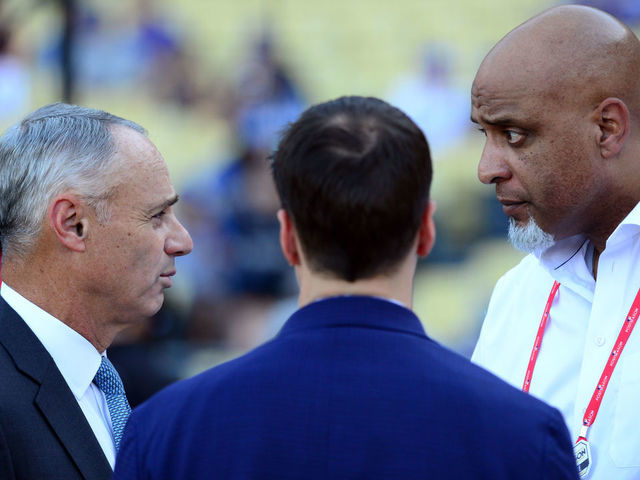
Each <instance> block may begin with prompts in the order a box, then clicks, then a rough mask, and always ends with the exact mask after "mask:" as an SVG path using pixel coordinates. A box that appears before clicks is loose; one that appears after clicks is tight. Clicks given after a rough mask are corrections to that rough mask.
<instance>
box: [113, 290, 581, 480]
mask: <svg viewBox="0 0 640 480" xmlns="http://www.w3.org/2000/svg"><path fill="white" fill-rule="evenodd" d="M212 478H224V479H227V480H228V479H254V480H255V479H278V480H283V479H292V480H293V479H296V480H298V479H305V480H310V479H356V478H357V479H367V480H371V479H385V480H386V479H402V480H407V479H420V480H425V479H429V480H438V479H452V480H466V479H474V480H475V479H487V480H489V479H490V480H502V479H514V480H515V479H517V480H528V479H536V480H541V479H544V480H558V479H576V478H577V471H576V466H575V460H574V458H573V453H572V446H571V441H570V439H569V434H568V432H567V429H566V426H565V424H564V421H563V419H562V417H561V415H560V414H559V412H558V411H556V410H555V409H553V408H551V407H549V406H547V405H545V404H543V403H542V402H541V401H539V400H536V399H535V398H533V397H531V396H529V395H526V394H524V393H522V392H520V391H518V390H517V389H515V388H513V387H511V386H508V385H507V384H506V383H504V382H502V381H501V380H499V379H498V378H496V377H494V376H493V375H491V374H490V373H488V372H486V371H484V370H481V369H480V368H479V367H477V366H474V365H472V364H471V363H470V362H469V361H467V360H466V359H464V358H462V357H460V356H458V355H456V354H454V353H452V352H450V351H449V350H447V349H445V348H443V347H441V346H440V345H438V344H437V343H435V342H434V341H432V340H431V339H429V338H428V337H427V336H426V335H425V333H424V330H423V328H422V325H421V324H420V321H419V320H418V318H417V317H416V316H415V315H414V314H413V313H412V312H411V311H409V310H407V309H405V308H403V307H401V306H398V305H396V304H393V303H391V302H386V301H383V300H379V299H375V298H370V297H339V298H332V299H327V300H322V301H318V302H315V303H312V304H310V305H307V306H305V307H304V308H302V309H300V310H299V311H298V312H296V313H295V314H294V315H293V316H292V317H291V318H290V319H289V320H288V321H287V323H286V324H285V326H284V327H283V329H282V331H281V332H280V333H279V334H278V336H277V337H276V338H275V339H274V340H272V341H270V342H268V343H266V344H264V345H263V346H261V347H259V348H257V349H255V350H253V351H252V352H250V353H249V354H247V355H245V356H243V357H241V358H239V359H236V360H233V361H231V362H229V363H226V364H223V365H221V366H219V367H216V368H214V369H212V370H209V371H207V372H205V373H203V374H201V375H199V376H196V377H194V378H192V379H189V380H186V381H183V382H179V383H177V384H174V385H173V386H170V387H169V388H168V389H166V390H164V391H162V392H161V393H159V394H158V395H156V396H155V397H153V398H152V399H151V400H150V401H148V402H146V403H145V404H143V405H142V406H141V407H139V408H138V409H137V410H135V411H134V413H133V415H132V417H131V418H130V420H129V424H128V425H127V428H126V431H125V438H124V439H123V444H122V445H121V449H120V452H119V456H118V460H117V461H116V468H115V476H114V479H117V480H125V479H127V480H129V479H154V480H160V479H166V480H177V479H189V480H196V479H203V480H204V479H212Z"/></svg>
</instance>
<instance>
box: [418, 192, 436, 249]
mask: <svg viewBox="0 0 640 480" xmlns="http://www.w3.org/2000/svg"><path fill="white" fill-rule="evenodd" d="M435 211H436V204H435V203H434V202H432V201H429V203H427V206H426V207H425V209H424V213H423V214H422V220H421V221H420V229H419V230H418V250H417V253H418V255H419V256H421V257H426V256H427V255H429V252H431V249H432V248H433V244H434V243H435V242H436V225H435V223H434V222H433V214H434V213H435Z"/></svg>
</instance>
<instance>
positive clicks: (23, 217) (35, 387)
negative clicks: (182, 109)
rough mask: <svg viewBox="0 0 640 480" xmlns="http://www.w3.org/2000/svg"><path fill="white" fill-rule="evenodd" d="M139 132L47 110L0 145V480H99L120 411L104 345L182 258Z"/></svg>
mask: <svg viewBox="0 0 640 480" xmlns="http://www.w3.org/2000/svg"><path fill="white" fill-rule="evenodd" d="M176 200H177V195H176V193H175V191H174V189H173V186H172V185H171V182H170V180H169V172H168V170H167V166H166V164H165V162H164V160H163V159H162V156H161V155H160V153H159V152H158V150H157V149H156V148H155V146H153V144H152V143H151V142H150V141H149V140H148V139H147V137H146V136H145V134H144V129H143V128H142V127H140V126H139V125H137V124H135V123H133V122H130V121H128V120H125V119H123V118H120V117H116V116H114V115H110V114H108V113H106V112H103V111H99V110H94V109H89V108H83V107H78V106H75V105H66V104H52V105H47V106H45V107H42V108H40V109H38V110H36V111H35V112H33V113H31V114H30V115H28V116H27V117H26V118H24V119H23V120H22V121H21V122H19V123H18V124H16V125H15V126H14V127H12V128H10V129H9V130H8V131H7V132H6V133H5V134H4V135H3V136H2V138H0V232H1V240H2V286H1V287H0V479H2V480H54V479H56V480H57V479H60V480H108V479H110V478H111V476H112V473H113V471H112V467H113V465H114V463H115V455H116V451H117V449H118V444H119V441H120V437H121V434H122V429H123V428H124V424H125V423H126V417H127V415H128V411H129V406H128V404H127V401H126V397H125V395H124V388H123V386H122V382H121V381H120V379H119V377H118V375H117V373H116V372H115V369H114V368H113V366H112V365H111V363H110V362H109V360H108V359H107V356H106V348H107V347H108V346H109V345H110V344H111V342H112V340H113V338H114V337H115V336H116V334H117V333H118V332H119V331H120V330H122V329H124V328H125V327H127V326H129V325H132V324H136V323H138V322H140V321H141V320H143V319H145V318H147V317H151V316H152V315H154V314H155V313H156V312H157V311H158V309H160V306H161V305H162V302H163V298H164V293H163V292H164V289H165V288H168V287H169V286H171V278H170V277H171V276H172V275H173V274H174V273H175V267H174V259H175V257H176V256H178V255H183V254H185V253H188V252H189V251H190V250H191V246H192V245H191V238H190V237H189V234H188V233H187V232H186V230H185V229H184V228H183V227H182V225H181V224H180V223H179V222H178V221H177V219H176V218H175V216H174V214H173V211H172V207H171V205H172V204H173V203H175V201H176Z"/></svg>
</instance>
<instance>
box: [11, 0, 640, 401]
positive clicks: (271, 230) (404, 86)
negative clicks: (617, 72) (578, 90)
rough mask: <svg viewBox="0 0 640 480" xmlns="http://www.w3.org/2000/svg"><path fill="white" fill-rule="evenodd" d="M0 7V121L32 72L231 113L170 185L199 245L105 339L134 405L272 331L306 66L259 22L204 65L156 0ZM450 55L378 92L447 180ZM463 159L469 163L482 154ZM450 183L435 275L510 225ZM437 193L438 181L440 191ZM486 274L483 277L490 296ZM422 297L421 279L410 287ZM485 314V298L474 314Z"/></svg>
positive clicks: (80, 90)
mask: <svg viewBox="0 0 640 480" xmlns="http://www.w3.org/2000/svg"><path fill="white" fill-rule="evenodd" d="M585 3H587V2H585ZM588 3H591V4H594V5H595V4H597V5H596V6H598V7H599V8H605V9H607V8H608V9H610V10H612V13H614V14H615V15H617V16H618V17H620V18H622V19H623V20H625V21H627V22H629V23H631V24H633V23H637V19H638V17H639V16H640V9H638V8H637V6H636V4H637V2H624V1H617V2H612V1H608V2H595V1H593V2H588ZM45 4H48V5H45ZM0 8H1V10H0V13H1V15H0V123H2V124H3V125H4V126H6V125H8V124H9V123H10V122H12V121H15V120H16V119H17V118H19V117H20V116H21V115H23V114H24V113H25V112H27V111H28V110H30V109H31V108H33V107H36V106H38V105H35V103H38V102H39V101H40V99H41V96H39V95H38V92H37V86H36V83H37V82H34V79H33V72H34V71H45V72H49V74H50V75H51V76H52V77H51V78H57V79H59V82H60V83H59V85H58V86H57V87H56V88H57V89H58V90H59V92H60V93H59V96H58V97H57V98H50V99H48V101H54V100H66V101H71V102H78V103H82V101H83V98H85V97H86V96H88V95H89V94H90V93H91V92H93V91H101V92H111V93H113V94H114V95H118V94H119V93H120V92H122V91H123V90H125V89H127V90H134V91H137V92H140V95H144V96H147V97H150V98H152V99H153V101H154V102H157V103H160V104H164V105H170V106H171V108H173V109H175V110H174V111H175V112H177V114H178V115H180V114H181V112H193V111H197V112H199V115H200V117H199V118H200V119H204V120H203V121H211V123H212V124H213V123H217V124H219V123H220V122H222V123H223V124H224V125H225V128H224V130H225V132H227V136H228V138H229V140H228V145H229V148H226V149H224V150H223V151H211V152H210V158H209V159H207V160H206V161H204V162H202V165H204V166H203V167H201V168H198V169H197V170H193V171H191V172H190V174H189V175H187V176H186V177H185V180H184V181H183V182H181V184H180V185H179V188H178V190H179V193H180V202H179V204H178V205H179V216H180V218H181V220H182V221H183V223H184V225H185V226H186V227H187V229H188V230H189V232H190V233H191V236H192V237H193V240H194V245H195V248H194V250H193V253H192V254H191V255H189V256H187V257H184V258H180V259H179V262H177V266H178V275H177V276H176V283H175V286H174V289H173V292H172V295H170V296H168V299H167V301H166V304H165V306H164V307H163V309H162V310H161V311H160V313H159V314H158V315H157V316H156V317H155V318H154V321H153V322H152V323H150V324H147V325H141V326H139V327H138V328H137V329H136V330H131V331H128V332H126V334H124V335H122V336H121V338H120V339H119V340H118V342H117V344H116V345H115V346H114V347H112V348H111V349H110V351H109V355H110V358H112V360H113V363H114V364H115V365H116V367H117V369H118V370H119V371H120V372H121V374H122V377H123V380H124V382H125V386H126V390H127V392H128V393H129V396H130V400H131V403H132V405H135V404H137V403H139V402H140V401H142V400H143V399H145V398H146V397H147V396H148V395H149V394H150V393H151V392H153V391H155V390H157V389H158V388H160V387H162V386H164V385H166V384H168V383H170V382H172V381H174V380H176V379H178V378H181V377H185V376H188V375H191V374H193V373H195V372H197V371H200V370H202V369H204V368H207V367H210V366H211V365H213V364H214V363H218V362H220V361H223V360H226V359H228V358H230V357H232V356H235V355H238V354H239V353H241V352H243V351H245V350H247V349H249V348H251V347H253V346H255V345H258V344H260V343H262V342H264V341H266V340H268V339H269V338H271V337H272V336H273V335H275V334H276V333H277V331H278V329H279V327H280V325H282V323H283V322H284V321H285V320H286V318H287V317H288V315H289V314H290V313H292V312H293V311H294V310H295V308H296V304H295V300H294V298H295V294H296V291H297V287H296V281H295V278H294V276H293V271H292V269H291V268H290V267H289V266H288V265H287V263H286V262H285V260H284V258H283V256H282V254H281V252H280V246H279V241H278V229H279V226H278V222H277V219H276V215H275V214H276V211H277V209H278V208H279V205H278V200H277V197H276V193H275V190H274V187H273V184H272V181H271V176H270V175H271V172H270V166H269V161H268V157H269V155H270V153H271V151H272V149H273V147H274V145H275V143H276V142H277V139H278V134H279V132H280V131H281V129H282V128H283V127H284V126H285V125H286V124H287V123H288V122H290V121H292V120H294V119H295V118H296V117H297V116H298V115H299V114H300V113H301V112H302V111H303V110H304V109H305V108H306V107H307V106H308V105H309V104H310V103H314V102H315V101H319V100H326V99H317V98H310V95H309V94H308V92H307V91H306V88H305V85H304V84H301V82H300V80H299V79H300V78H301V77H300V76H299V73H300V72H296V71H295V70H294V69H293V68H292V67H291V66H290V64H289V63H288V62H287V58H285V55H284V54H283V52H282V49H281V48H280V47H279V39H278V34H277V31H275V29H274V28H273V27H272V26H271V25H269V24H268V22H264V24H263V25H262V27H261V28H260V29H259V30H258V31H256V32H254V35H253V37H252V39H251V41H250V42H249V43H248V45H249V47H248V48H247V50H246V51H245V52H244V53H243V54H242V60H241V61H240V62H239V68H238V69H237V71H233V72H225V75H211V73H210V72H209V71H208V70H207V68H206V67H205V66H204V65H205V63H206V62H202V61H201V59H202V57H203V56H206V55H207V54H208V52H207V50H206V49H203V48H197V45H196V43H197V42H196V40H195V39H194V38H192V37H191V36H190V34H189V31H188V28H187V27H186V26H185V25H180V23H179V22H176V21H172V20H173V19H172V14H171V11H170V10H169V9H160V8H158V5H157V4H156V3H155V2H153V1H152V0H136V1H135V2H131V6H130V7H127V8H122V7H120V9H119V10H117V13H115V14H113V15H111V16H109V17H105V16H104V12H103V10H100V9H96V8H93V7H92V4H91V3H85V2H80V1H71V0H66V1H65V0H56V1H53V0H52V1H51V2H46V1H44V0H42V1H36V0H31V1H24V2H0ZM39 8H48V9H49V10H48V11H50V12H51V14H54V15H57V24H58V28H57V29H55V30H54V31H52V32H51V38H49V39H47V41H46V42H43V43H42V44H39V45H28V44H25V43H24V42H22V43H21V42H19V41H17V40H16V39H17V38H19V36H18V35H16V33H17V32H19V30H20V27H21V22H23V21H24V18H26V16H28V15H29V14H30V12H32V11H33V10H34V9H39ZM616 9H617V10H616ZM456 61H457V54H456V48H455V45H454V44H450V43H447V42H445V41H444V40H443V41H440V42H438V43H428V44H426V45H423V46H422V48H421V52H420V54H419V55H417V58H416V62H415V69H414V70H413V71H412V72H398V76H397V80H396V81H395V82H393V83H392V84H390V85H388V89H387V91H386V92H381V96H384V97H385V99H386V100H388V101H390V102H391V103H392V104H394V105H396V106H398V107H399V108H401V109H403V110H404V111H406V112H407V113H408V114H409V115H410V116H411V117H412V118H413V119H414V120H415V121H416V123H417V124H418V125H419V126H420V127H421V128H422V129H423V130H424V131H425V133H426V134H427V138H428V140H429V143H430V146H431V151H432V156H433V157H434V160H435V162H436V165H435V177H436V184H437V183H438V181H445V180H442V178H445V179H446V178H447V173H446V171H447V168H448V167H447V166H445V165H444V163H445V162H450V164H451V165H452V166H451V167H449V168H450V169H451V170H453V171H454V172H455V171H456V169H458V168H459V166H458V165H459V164H456V163H454V162H453V161H449V160H448V158H449V157H450V153H451V152H452V151H455V149H456V148H458V147H459V145H460V144H462V143H464V142H465V141H466V140H465V139H466V138H468V136H469V135H471V134H472V132H471V129H470V122H469V94H468V91H467V88H466V87H465V86H464V85H461V82H460V81H459V78H457V76H456V71H457V70H456ZM64 79H66V81H65V80H64ZM65 82H66V83H65ZM344 93H345V94H347V93H358V92H347V91H345V92H344ZM65 97H66V98H65ZM42 103H48V102H42ZM90 106H93V107H98V108H106V109H109V106H108V105H90ZM185 115H186V113H185ZM152 133H153V132H152ZM441 159H445V160H442V161H441ZM464 161H465V162H466V165H468V168H469V169H471V170H473V167H472V165H474V164H475V161H476V160H475V159H472V160H470V159H467V158H465V159H464ZM441 172H445V173H441ZM447 190H448V195H449V197H447V198H446V199H445V200H444V201H443V202H442V203H441V204H440V206H439V211H438V213H437V215H436V222H437V229H438V240H437V243H436V247H435V248H434V251H433V253H432V255H431V256H430V257H429V260H428V263H429V264H430V266H432V268H433V271H436V272H439V273H440V274H441V273H442V272H443V271H445V270H444V269H447V268H450V269H458V270H460V271H464V267H462V264H463V262H465V261H467V260H469V259H470V257H472V256H473V255H476V256H477V255H478V254H477V253H476V252H475V248H476V246H477V245H478V244H479V243H481V242H483V241H491V240H492V239H500V241H502V238H503V236H504V232H505V231H506V225H505V221H504V219H503V215H502V212H501V211H500V208H499V205H498V204H497V203H496V201H495V199H494V195H493V194H492V192H491V191H489V189H486V191H483V190H480V189H478V188H472V189H471V188H470V189H467V188H466V185H448V186H447ZM438 191H439V190H438V187H437V185H436V188H435V193H434V195H437V194H438ZM440 191H442V189H440ZM436 200H437V201H439V199H438V198H436ZM487 252H488V250H484V251H483V253H482V254H480V256H482V255H485V256H486V255H488V253H487ZM498 255H501V254H500V253H498ZM422 267H424V264H423V265H422ZM428 270H429V268H427V269H425V271H428ZM497 270H498V271H502V270H504V269H503V268H502V267H498V268H497ZM472 275H473V273H472ZM442 278H444V277H443V276H442V275H441V276H440V277H439V279H438V282H440V283H442V282H443V280H442ZM428 282H429V279H428V278H427V283H428ZM417 283H418V288H419V286H420V281H418V282H417ZM458 283H459V282H458ZM492 284H493V281H491V282H488V283H487V285H486V287H485V289H486V294H487V295H488V289H489V288H490V286H491V285H492ZM483 293H484V290H483ZM420 295H421V293H420V291H417V292H416V297H420ZM483 298H484V297H483ZM484 300H486V299H483V300H482V301H484ZM453 303H455V301H454V302H453ZM427 308H430V307H427ZM481 308H482V307H481ZM421 316H422V317H426V316H425V315H421ZM481 319H482V310H481V309H480V310H479V311H477V312H476V313H475V315H474V318H473V322H475V323H474V325H476V326H477V325H479V322H480V321H481ZM445 320H446V319H445ZM427 330H428V331H429V327H428V326H427ZM476 334H477V330H476V327H472V328H467V332H466V335H465V336H464V338H462V339H461V340H460V341H459V342H458V343H457V344H455V343H454V344H453V345H451V346H453V347H454V348H456V347H457V349H458V350H459V351H461V352H462V353H466V354H468V353H469V352H470V348H471V345H472V342H473V340H474V339H475V335H476ZM436 336H437V335H436ZM142 372H144V373H142Z"/></svg>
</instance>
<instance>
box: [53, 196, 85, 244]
mask: <svg viewBox="0 0 640 480" xmlns="http://www.w3.org/2000/svg"><path fill="white" fill-rule="evenodd" d="M86 211H87V207H86V205H85V204H84V203H82V202H81V201H80V199H79V198H78V197H77V196H76V195H73V194H70V193H63V194H60V195H58V196H57V197H55V198H54V199H53V201H52V202H51V204H50V205H49V223H50V225H51V228H52V230H53V232H54V234H55V235H56V238H57V239H58V241H59V242H60V243H61V244H62V245H64V246H65V247H67V248H68V249H69V250H73V251H74V252H84V251H85V248H86V244H85V241H86V239H87V234H88V228H89V221H88V219H87V218H86V215H85V213H86Z"/></svg>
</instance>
